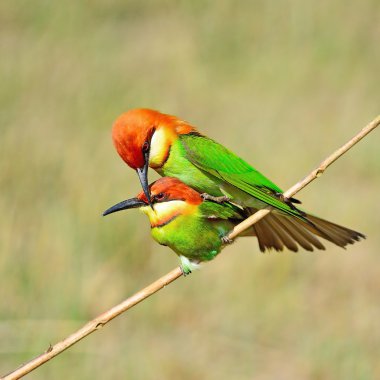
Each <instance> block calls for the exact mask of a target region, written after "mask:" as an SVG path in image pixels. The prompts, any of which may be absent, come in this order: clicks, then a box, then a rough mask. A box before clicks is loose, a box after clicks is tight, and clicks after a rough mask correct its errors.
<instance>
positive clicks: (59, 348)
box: [0, 116, 380, 380]
mask: <svg viewBox="0 0 380 380" xmlns="http://www.w3.org/2000/svg"><path fill="white" fill-rule="evenodd" d="M379 124H380V116H378V117H377V118H375V119H374V120H373V121H371V122H370V123H369V124H368V125H367V126H366V127H364V128H363V129H362V130H361V131H360V132H359V133H358V134H357V135H355V136H354V137H353V138H352V139H351V140H350V141H348V142H347V143H346V144H344V145H343V146H342V147H341V148H339V149H338V150H336V151H335V152H334V153H333V154H332V155H330V156H329V157H328V158H326V159H325V160H324V161H322V162H321V164H320V165H319V166H318V167H317V168H316V169H314V170H313V171H312V172H311V173H310V174H309V175H308V176H306V177H305V178H304V179H303V180H302V181H300V182H298V183H297V184H295V185H294V186H293V187H291V188H290V189H288V190H287V191H286V192H285V193H284V195H285V196H286V197H292V196H293V195H294V194H296V193H297V192H298V191H300V190H301V189H303V188H304V187H305V186H307V185H308V184H309V183H310V182H312V181H313V180H314V179H316V178H317V177H319V176H320V175H322V174H323V172H324V171H325V170H326V169H327V167H328V166H330V165H331V164H332V163H333V162H334V161H335V160H337V159H338V158H339V157H340V156H342V155H343V154H344V153H346V152H347V151H348V150H349V149H350V148H352V147H353V146H354V145H355V144H356V143H358V142H359V141H360V140H361V139H362V138H363V137H365V136H366V135H367V134H368V133H369V132H371V131H372V130H374V129H375V128H376V127H377V126H379ZM270 211H271V208H270V207H267V208H265V209H262V210H260V211H258V212H256V213H255V214H253V215H251V216H250V217H249V218H247V219H246V220H244V221H243V222H241V223H240V224H238V225H237V226H236V227H235V228H234V229H233V230H232V231H231V233H230V234H229V236H228V237H229V238H230V239H234V238H236V236H238V235H239V234H240V233H241V232H243V231H244V230H246V229H247V228H248V227H250V226H251V225H252V224H254V223H256V222H257V221H259V220H260V219H261V218H263V217H264V216H265V215H267V214H268V213H269V212H270ZM181 276H182V271H181V269H180V268H179V267H178V268H176V269H173V270H172V271H171V272H169V273H167V274H166V275H165V276H163V277H161V278H160V279H158V280H157V281H155V282H153V283H152V284H150V285H149V286H147V287H146V288H144V289H142V290H140V291H138V292H137V293H135V294H134V295H133V296H132V297H130V298H128V299H126V300H125V301H123V302H122V303H120V304H118V305H116V306H114V307H113V308H112V309H110V310H108V311H106V312H105V313H103V314H101V315H99V316H98V317H96V318H95V319H93V320H92V321H90V322H88V323H87V324H86V325H84V326H83V327H82V328H81V329H79V330H78V331H76V332H75V333H73V334H72V335H70V336H69V337H67V338H66V339H64V340H62V341H60V342H58V343H56V344H55V345H54V346H49V348H48V349H47V350H46V351H45V352H44V353H42V354H41V355H39V356H37V357H36V358H34V359H32V360H31V361H29V362H27V363H25V364H23V365H21V366H20V367H19V368H17V369H16V370H14V371H13V372H11V373H9V374H8V375H5V376H4V377H2V378H1V379H0V380H15V379H19V378H21V377H23V376H25V375H26V374H28V373H29V372H31V371H33V370H34V369H36V368H37V367H39V366H41V365H42V364H44V363H46V362H47V361H48V360H50V359H52V358H53V357H55V356H57V355H59V354H60V353H62V352H63V351H65V350H66V349H68V348H69V347H71V346H72V345H74V344H75V343H77V342H79V341H80V340H81V339H83V338H85V337H86V336H87V335H89V334H91V333H93V332H94V331H96V330H98V329H99V328H101V327H103V326H104V325H105V324H107V323H108V322H110V321H111V320H112V319H114V318H115V317H117V316H118V315H120V314H122V313H124V312H125V311H127V310H128V309H130V308H131V307H133V306H135V305H136V304H138V303H139V302H141V301H143V300H145V299H146V298H148V297H149V296H151V295H152V294H154V293H156V292H157V291H159V290H160V289H162V288H164V287H165V286H166V285H168V284H170V283H171V282H173V281H175V280H176V279H178V278H179V277H181Z"/></svg>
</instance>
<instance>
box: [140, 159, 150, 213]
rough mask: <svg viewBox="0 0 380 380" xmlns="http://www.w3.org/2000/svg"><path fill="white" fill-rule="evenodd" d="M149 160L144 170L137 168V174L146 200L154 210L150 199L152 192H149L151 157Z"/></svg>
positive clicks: (146, 161)
mask: <svg viewBox="0 0 380 380" xmlns="http://www.w3.org/2000/svg"><path fill="white" fill-rule="evenodd" d="M147 158H148V159H147V160H145V164H144V166H143V167H142V168H137V169H136V172H137V174H138V176H139V179H140V182H141V187H142V189H143V191H144V194H145V196H146V199H147V200H148V203H149V205H150V207H152V208H153V206H152V199H151V197H150V191H149V184H148V169H149V157H147Z"/></svg>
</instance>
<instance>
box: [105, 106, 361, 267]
mask: <svg viewBox="0 0 380 380" xmlns="http://www.w3.org/2000/svg"><path fill="white" fill-rule="evenodd" d="M112 138H113V142H114V145H115V148H116V150H117V152H118V153H119V155H120V157H121V158H122V159H123V160H124V161H125V162H126V163H127V164H128V165H129V166H130V167H131V168H132V169H134V170H135V171H136V173H137V174H138V177H139V179H140V182H141V186H142V189H143V191H142V192H141V193H140V194H139V195H138V196H137V197H136V198H131V199H128V200H126V201H123V202H120V203H118V204H116V205H114V206H112V207H110V208H109V209H108V210H106V211H105V212H104V214H103V215H108V214H111V213H113V212H117V211H121V210H126V209H130V208H140V210H141V211H142V212H144V213H145V214H146V215H147V216H148V218H149V220H150V224H151V233H152V236H153V238H154V239H155V240H156V241H157V242H158V243H159V244H162V245H166V246H169V247H170V248H171V249H173V251H175V253H176V254H177V255H178V256H179V258H180V260H181V267H182V270H183V272H184V274H188V273H190V272H191V271H192V270H193V269H195V268H196V267H197V266H198V264H199V263H200V262H202V261H209V260H212V259H213V258H214V257H215V256H216V255H217V254H218V253H219V252H220V251H221V249H222V248H223V247H224V246H225V245H226V244H228V243H229V241H228V238H227V236H228V233H229V232H230V231H231V230H232V229H233V227H234V226H235V225H237V224H239V223H240V222H241V221H242V220H243V219H245V218H247V217H248V216H249V215H251V214H252V213H254V212H256V211H257V210H259V209H262V208H264V207H266V206H268V205H269V206H272V208H273V211H272V212H271V213H270V214H268V215H267V216H265V217H264V218H263V219H261V220H260V221H259V222H257V223H256V224H254V225H252V226H251V227H250V228H249V229H248V230H246V232H245V233H244V234H243V235H244V236H256V237H257V240H258V243H259V247H260V250H261V251H265V250H266V249H274V250H276V251H281V250H283V249H284V247H286V248H288V249H290V250H291V251H297V250H298V245H299V246H301V247H303V248H304V249H306V250H308V251H312V250H313V249H314V248H317V249H325V247H324V246H323V244H322V243H321V242H320V240H319V239H318V237H321V238H323V239H326V240H328V241H330V242H332V243H334V244H336V245H338V246H340V247H345V246H346V245H347V244H353V243H354V242H355V241H359V240H360V239H361V238H364V237H365V236H364V235H363V234H361V233H360V232H357V231H354V230H351V229H349V228H346V227H342V226H339V225H337V224H335V223H331V222H328V221H326V220H323V219H320V218H318V217H316V216H313V215H310V214H307V213H305V212H304V211H302V210H300V209H299V208H298V207H296V206H295V204H298V203H300V202H299V201H297V200H296V199H294V198H290V199H288V198H286V197H284V196H283V192H282V190H281V189H280V188H279V187H278V186H276V185H275V184H274V183H273V182H271V181H270V180H269V179H267V178H266V177H265V176H263V175H262V174H261V173H260V172H258V171H257V170H255V169H254V168H253V167H251V166H250V165H249V164H248V163H246V162H245V161H244V160H242V159H241V158H239V157H238V156H236V155H235V154H234V153H232V152H231V151H229V150H228V149H226V148H225V147H224V146H222V145H220V144H218V143H217V142H215V141H214V140H212V139H210V138H208V137H206V136H204V135H202V134H201V133H200V132H198V130H197V129H196V128H194V127H193V126H192V125H190V124H189V123H188V122H186V121H184V120H181V119H179V118H177V117H175V116H171V115H166V114H162V113H160V112H158V111H154V110H150V109H135V110H131V111H128V112H126V113H124V114H122V115H121V116H120V117H119V118H118V119H117V120H116V121H115V123H114V126H113V131H112ZM149 167H151V168H152V169H154V170H156V171H157V172H158V173H159V174H160V175H161V176H163V178H160V179H159V180H158V181H156V182H154V183H152V184H151V185H148V169H149Z"/></svg>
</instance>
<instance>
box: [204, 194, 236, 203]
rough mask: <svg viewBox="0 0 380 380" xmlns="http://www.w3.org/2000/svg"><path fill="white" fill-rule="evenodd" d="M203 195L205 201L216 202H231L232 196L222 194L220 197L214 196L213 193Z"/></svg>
mask: <svg viewBox="0 0 380 380" xmlns="http://www.w3.org/2000/svg"><path fill="white" fill-rule="evenodd" d="M201 197H202V198H203V200H204V201H212V202H216V203H223V202H229V201H230V200H231V198H229V197H227V196H226V195H222V196H220V197H214V196H213V195H210V194H207V193H202V194H201Z"/></svg>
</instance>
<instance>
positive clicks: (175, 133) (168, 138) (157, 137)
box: [149, 119, 198, 169]
mask: <svg viewBox="0 0 380 380" xmlns="http://www.w3.org/2000/svg"><path fill="white" fill-rule="evenodd" d="M189 133H198V132H197V130H196V129H195V128H194V127H192V126H191V125H190V124H188V123H186V122H184V121H182V120H179V119H174V120H171V122H170V123H167V124H162V125H160V127H159V128H157V129H156V131H155V132H154V134H153V136H152V140H151V143H150V144H151V148H150V155H149V166H150V167H151V168H153V169H159V168H161V167H162V166H163V165H165V162H166V161H167V159H168V158H169V154H170V148H171V146H172V145H173V144H174V143H175V142H176V141H177V140H178V138H179V136H180V135H185V134H189Z"/></svg>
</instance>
